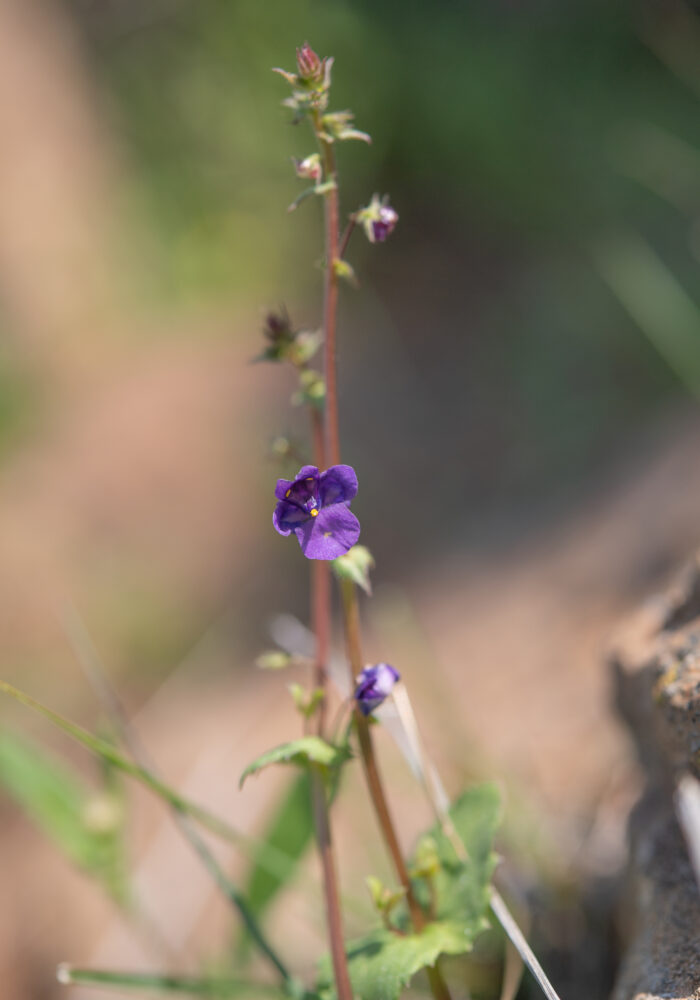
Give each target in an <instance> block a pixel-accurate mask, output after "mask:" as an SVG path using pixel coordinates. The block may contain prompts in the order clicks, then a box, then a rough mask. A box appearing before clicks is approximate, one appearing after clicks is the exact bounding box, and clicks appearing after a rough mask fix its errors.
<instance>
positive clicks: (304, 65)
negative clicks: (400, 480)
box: [297, 42, 323, 83]
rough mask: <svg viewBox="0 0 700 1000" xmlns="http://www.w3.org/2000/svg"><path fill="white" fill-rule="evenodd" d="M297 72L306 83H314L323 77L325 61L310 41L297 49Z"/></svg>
mask: <svg viewBox="0 0 700 1000" xmlns="http://www.w3.org/2000/svg"><path fill="white" fill-rule="evenodd" d="M297 72H298V73H299V78H300V79H301V80H304V81H305V82H306V83H314V82H316V81H318V80H320V79H321V78H322V77H323V63H322V62H321V60H320V59H319V57H318V56H317V55H316V53H315V52H314V50H313V49H312V48H311V46H310V45H309V43H308V42H304V44H303V45H302V46H301V48H300V49H297Z"/></svg>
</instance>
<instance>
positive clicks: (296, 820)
mask: <svg viewBox="0 0 700 1000" xmlns="http://www.w3.org/2000/svg"><path fill="white" fill-rule="evenodd" d="M313 833H314V823H313V816H312V813H311V782H310V778H309V775H308V773H304V774H302V775H300V776H299V777H298V778H297V779H296V780H295V781H294V782H293V784H292V785H291V787H290V789H289V791H288V793H287V795H286V796H285V798H284V800H283V801H282V803H281V804H280V806H279V808H278V810H277V811H276V813H275V815H274V816H273V817H272V822H271V823H270V825H269V827H268V829H267V832H266V833H265V834H264V835H263V836H262V838H261V845H262V847H263V849H262V851H260V852H259V854H256V856H255V857H254V859H253V868H252V870H251V873H250V878H249V880H248V891H247V896H248V901H249V902H250V905H251V906H252V908H253V910H254V911H255V913H256V914H257V915H258V916H260V914H261V913H262V912H263V911H264V910H265V909H266V908H267V907H268V906H269V905H270V903H271V902H272V900H273V899H274V897H275V896H276V895H277V893H278V892H279V891H280V890H281V889H283V888H284V886H285V885H286V884H287V882H289V880H290V879H291V878H292V876H293V875H294V872H295V871H296V868H297V865H298V864H299V861H300V859H301V857H302V855H303V854H304V852H305V851H306V849H307V847H308V846H309V844H310V843H311V840H312V838H313ZM265 846H268V847H272V848H273V849H274V850H275V851H279V852H280V854H281V855H283V856H285V857H286V858H287V865H286V868H285V869H284V870H279V871H277V872H274V873H273V872H271V871H270V870H269V867H268V866H267V864H266V863H265ZM261 862H262V863H261Z"/></svg>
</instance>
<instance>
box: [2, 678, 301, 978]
mask: <svg viewBox="0 0 700 1000" xmlns="http://www.w3.org/2000/svg"><path fill="white" fill-rule="evenodd" d="M0 693H3V694H7V695H9V696H10V697H11V698H14V699H15V700H16V701H19V702H21V704H23V705H26V706H27V707H28V708H32V709H34V710H35V711H37V712H39V713H40V714H41V715H43V716H44V717H45V718H47V719H48V720H49V721H50V722H52V723H53V724H54V725H55V726H58V728H59V729H62V730H63V732H65V733H67V734H68V735H69V736H71V737H72V738H73V739H75V740H77V741H78V743H81V744H82V745H83V746H85V747H87V748H88V749H89V750H91V751H92V752H93V753H95V754H97V755H98V756H99V757H101V758H102V759H103V760H105V761H107V762H108V763H109V764H113V765H114V766H115V767H116V768H119V769H120V770H121V771H124V772H125V773H126V774H129V775H131V776H132V777H134V778H136V779H137V780H138V781H141V782H142V783H143V784H144V785H146V787H147V788H150V789H151V790H152V791H153V792H155V793H156V794H157V795H159V796H160V797H161V798H162V799H164V800H165V801H166V802H167V803H168V805H170V806H171V807H172V808H173V809H175V810H176V811H177V812H179V813H181V814H182V815H183V818H182V822H185V817H189V818H190V819H196V820H197V821H198V822H200V823H202V825H204V826H206V827H207V829H209V830H210V831H212V832H213V833H217V834H219V835H220V836H224V837H225V838H226V839H227V840H230V841H232V842H233V843H236V844H246V846H247V843H246V842H247V838H245V837H243V835H242V834H239V833H237V832H236V831H235V830H234V829H233V828H232V827H230V826H229V825H228V824H227V823H225V822H224V821H223V820H220V819H219V818H218V816H214V815H213V814H212V813H209V812H208V811H207V810H205V809H202V808H201V807H200V806H195V805H193V804H192V803H191V802H189V801H188V800H187V799H185V798H183V797H182V796H181V795H179V794H178V793H177V792H175V791H174V790H173V789H172V788H170V787H169V786H168V785H166V784H165V783H164V782H162V781H160V780H159V779H158V778H156V777H155V776H154V775H153V774H151V772H150V771H148V770H147V769H146V768H144V767H141V766H140V765H138V764H136V763H134V761H131V760H129V759H128V758H126V757H124V756H123V755H122V754H121V753H119V751H118V750H117V749H116V747H114V746H113V745H112V744H111V743H108V742H106V741H105V740H101V739H100V738H99V737H97V736H93V734H92V733H89V732H88V731H87V730H85V729H83V728H82V727H81V726H77V725H76V724H75V723H73V722H69V721H68V719H64V718H63V716H61V715H58V713H57V712H53V711H52V710H51V709H50V708H47V707H46V706H45V705H42V704H41V702H38V701H36V699H34V698H32V697H31V696H30V695H28V694H26V693H25V692H24V691H20V690H18V689H17V688H15V687H13V686H12V685H11V684H8V683H7V682H6V681H0ZM188 837H189V839H190V840H191V842H192V843H193V844H194V846H195V847H196V850H197V853H198V854H199V856H200V858H201V859H202V861H203V862H204V864H205V866H206V867H207V869H208V871H209V872H210V873H211V875H212V877H213V878H214V879H215V881H216V883H217V884H218V886H219V887H220V888H221V890H222V891H223V892H224V893H225V895H226V897H227V898H228V899H229V900H230V902H231V903H232V904H233V905H234V907H235V908H236V909H237V910H238V912H239V914H240V916H241V918H242V919H243V921H244V923H245V925H246V927H247V928H248V931H249V933H250V935H251V937H252V938H253V939H254V940H255V941H256V943H257V944H258V946H259V947H260V949H261V951H262V952H263V953H264V954H265V955H266V956H267V958H268V959H269V960H270V961H271V962H272V964H273V965H274V967H275V968H276V970H277V971H278V972H279V974H280V975H281V977H282V979H283V980H284V981H286V982H293V980H292V977H291V975H290V973H289V971H288V970H287V968H286V966H285V965H284V963H283V962H282V961H281V959H280V958H279V957H278V956H277V954H276V952H275V951H274V949H273V948H272V947H271V946H270V945H269V943H268V942H267V940H266V938H265V936H264V935H263V933H262V931H261V930H260V928H259V927H258V926H257V922H256V920H255V917H254V916H253V914H252V913H251V911H250V909H249V907H248V904H247V901H246V900H245V898H244V897H243V896H242V894H241V893H240V892H239V891H238V889H237V888H236V887H235V885H234V884H233V883H232V882H231V881H230V879H229V878H228V877H227V876H226V875H225V874H224V872H223V870H222V868H221V866H220V865H219V863H218V862H217V861H216V859H215V858H214V856H213V854H212V853H211V851H210V850H209V848H208V847H207V846H206V844H205V843H204V841H203V840H202V839H201V838H200V837H199V835H198V834H196V833H195V830H194V828H192V829H191V830H190V831H189V834H188Z"/></svg>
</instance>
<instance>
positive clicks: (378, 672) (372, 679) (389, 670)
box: [354, 663, 401, 715]
mask: <svg viewBox="0 0 700 1000" xmlns="http://www.w3.org/2000/svg"><path fill="white" fill-rule="evenodd" d="M400 679H401V674H400V673H399V672H398V670H396V669H395V668H394V667H392V666H391V665H390V664H389V663H377V664H375V665H374V666H373V667H365V669H364V670H363V671H362V673H361V674H360V675H359V677H357V678H355V683H356V684H357V687H356V688H355V694H354V698H355V701H356V702H357V705H358V708H359V709H360V711H361V712H362V714H363V715H370V714H371V713H372V712H373V711H374V710H375V708H378V707H379V706H380V705H381V703H382V702H383V701H384V699H385V698H387V697H388V696H389V695H390V694H391V689H392V688H393V686H394V684H396V682H397V681H398V680H400Z"/></svg>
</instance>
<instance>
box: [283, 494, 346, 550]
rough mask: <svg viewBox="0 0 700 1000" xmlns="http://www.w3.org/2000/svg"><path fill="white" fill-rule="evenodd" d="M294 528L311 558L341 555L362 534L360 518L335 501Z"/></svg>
mask: <svg viewBox="0 0 700 1000" xmlns="http://www.w3.org/2000/svg"><path fill="white" fill-rule="evenodd" d="M294 531H295V533H296V536H297V538H298V539H299V544H300V545H301V551H302V552H303V553H304V555H305V556H306V558H307V559H337V558H338V556H342V555H345V553H346V552H347V551H348V550H349V549H351V548H352V547H353V545H354V544H355V542H356V541H357V539H358V538H359V537H360V522H359V521H358V520H357V518H356V517H355V515H354V514H353V512H352V511H351V510H349V509H348V508H347V507H345V506H344V505H343V504H332V505H331V506H330V507H325V508H323V509H322V510H321V511H320V512H319V514H318V516H317V517H313V518H312V517H309V519H308V521H306V522H305V523H304V524H300V525H299V527H297V528H295V529H294Z"/></svg>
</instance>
